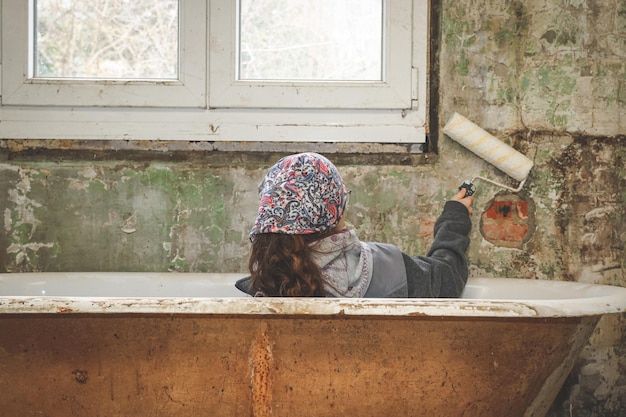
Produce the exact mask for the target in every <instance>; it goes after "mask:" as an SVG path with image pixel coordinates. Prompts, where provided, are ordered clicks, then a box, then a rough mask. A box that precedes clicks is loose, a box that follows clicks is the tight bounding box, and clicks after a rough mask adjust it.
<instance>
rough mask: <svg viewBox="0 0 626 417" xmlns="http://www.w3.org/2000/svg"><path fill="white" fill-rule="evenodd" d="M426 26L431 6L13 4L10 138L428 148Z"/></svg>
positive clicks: (380, 1) (381, 0) (412, 1)
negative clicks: (419, 145)
mask: <svg viewBox="0 0 626 417" xmlns="http://www.w3.org/2000/svg"><path fill="white" fill-rule="evenodd" d="M427 15H428V10H427V2H425V1H423V0H393V1H391V0H387V1H385V0H318V1H315V2H311V1H307V0H263V1H260V0H256V1H252V0H184V1H181V0H135V1H129V0H108V1H102V0H90V1H89V2H87V1H84V0H28V1H27V0H25V1H6V0H5V1H3V2H2V29H1V30H2V32H1V34H2V78H1V92H2V97H1V100H2V101H1V106H0V120H2V129H0V137H2V138H13V139H20V138H42V139H46V138H50V139H55V138H67V139H163V140H176V139H183V140H210V141H266V140H269V141H288V142H299V141H314V142H323V141H327V142H394V143H403V142H404V143H421V142H424V139H425V120H426V51H427V47H426V45H427V22H428V19H427ZM99 16H100V19H102V21H98V19H99ZM102 16H106V18H102ZM154 27H158V28H159V30H158V31H157V32H154V29H153V28H154ZM151 30H152V31H151ZM58 45H63V48H59V47H58ZM68 45H69V46H68Z"/></svg>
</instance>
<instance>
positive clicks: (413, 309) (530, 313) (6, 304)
mask: <svg viewBox="0 0 626 417" xmlns="http://www.w3.org/2000/svg"><path fill="white" fill-rule="evenodd" d="M80 274H88V273H80ZM6 275H9V274H0V276H6ZM221 275H224V274H221ZM227 275H229V276H228V277H227V278H228V279H236V278H237V277H241V276H244V275H243V274H227ZM528 282H536V283H537V282H538V283H539V285H543V286H546V285H547V286H556V287H557V288H558V287H559V286H562V287H567V286H577V287H579V288H582V289H586V290H589V289H590V290H592V292H593V293H594V294H595V295H594V296H588V297H584V298H559V299H551V298H547V299H533V300H528V299H514V298H511V299H505V300H504V299H485V298H460V299H442V298H430V299H426V298H416V299H406V298H402V299H398V298H387V299H372V298H369V299H338V298H321V299H320V298H317V299H311V298H253V297H249V296H246V295H244V294H242V296H241V297H85V296H82V297H76V296H74V297H71V296H70V297H64V296H8V295H0V315H3V314H68V313H72V314H192V315H193V314H202V315H259V316H280V315H302V316H356V317H361V316H385V317H419V316H429V317H444V316H447V317H527V318H529V317H536V318H542V317H546V318H547V317H585V316H599V315H605V314H620V313H625V312H626V288H623V287H618V286H611V285H598V284H586V283H577V282H566V281H540V280H527V279H519V278H487V277H471V278H470V279H469V280H468V286H471V285H480V284H482V285H486V284H489V283H492V284H498V285H500V284H510V283H515V284H523V283H528Z"/></svg>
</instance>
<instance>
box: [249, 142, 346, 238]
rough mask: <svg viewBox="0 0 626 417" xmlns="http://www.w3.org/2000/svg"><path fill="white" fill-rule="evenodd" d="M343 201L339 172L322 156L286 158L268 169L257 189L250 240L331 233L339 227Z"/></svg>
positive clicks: (344, 201)
mask: <svg viewBox="0 0 626 417" xmlns="http://www.w3.org/2000/svg"><path fill="white" fill-rule="evenodd" d="M346 198H347V192H346V188H345V186H344V184H343V180H342V179H341V175H339V171H337V168H335V166H334V165H333V163H332V162H330V161H329V160H328V159H326V158H325V157H324V156H322V155H320V154H317V153H312V152H307V153H300V154H296V155H290V156H286V157H284V158H282V159H281V160H279V161H278V162H277V163H276V164H275V165H274V166H272V167H271V168H270V169H269V171H268V172H267V175H266V176H265V178H264V179H263V181H262V182H261V185H260V186H259V199H260V203H259V210H258V213H257V217H256V221H255V223H254V227H253V228H252V231H251V233H250V238H251V239H252V240H254V237H255V236H256V235H259V234H263V233H281V234H286V235H309V234H314V233H321V232H325V231H327V230H330V229H332V228H334V227H335V226H336V225H337V224H338V223H339V220H340V219H341V216H342V215H343V211H344V209H345V203H346Z"/></svg>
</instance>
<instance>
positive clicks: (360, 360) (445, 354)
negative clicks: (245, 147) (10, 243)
mask: <svg viewBox="0 0 626 417" xmlns="http://www.w3.org/2000/svg"><path fill="white" fill-rule="evenodd" d="M242 276H243V275H241V274H175V273H163V274H149V273H23V274H0V392H1V393H2V395H0V410H2V415H6V416H13V415H19V416H47V417H56V416H63V417H67V416H189V417H192V416H193V417H196V416H229V417H230V416H270V415H271V416H344V415H345V416H352V415H355V416H356V415H358V416H429V417H434V416H446V417H450V416H459V417H460V416H463V417H471V416H480V417H499V416H503V417H504V416H506V417H515V416H520V417H522V416H525V417H530V416H533V417H540V416H544V415H545V414H546V412H547V409H548V408H549V406H550V404H551V403H552V401H553V400H554V398H555V396H556V394H557V393H558V391H559V388H560V387H561V385H562V384H563V382H564V380H565V378H566V377H567V375H568V373H569V372H570V371H571V369H572V366H573V363H574V361H575V360H576V358H577V356H578V355H579V353H580V351H581V350H582V348H583V347H584V345H585V343H586V342H587V340H588V339H589V336H590V335H591V332H592V331H593V329H594V328H595V326H596V324H597V323H598V321H599V320H600V318H601V317H602V316H603V315H606V314H623V313H624V312H626V288H620V287H611V286H599V285H589V284H581V283H572V282H553V281H537V280H517V279H497V278H471V279H470V280H469V282H468V285H467V288H466V290H465V292H464V294H463V298H462V299H453V300H446V299H413V300H411V299H358V300H349V299H294V298H292V299H288V298H282V299H280V298H252V297H248V296H245V295H244V294H243V293H240V292H239V291H238V290H236V289H235V288H234V286H233V283H234V281H235V280H236V279H238V278H240V277H242Z"/></svg>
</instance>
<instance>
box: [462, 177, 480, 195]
mask: <svg viewBox="0 0 626 417" xmlns="http://www.w3.org/2000/svg"><path fill="white" fill-rule="evenodd" d="M462 188H465V197H469V196H472V195H474V193H475V192H476V186H475V185H474V184H473V183H472V182H471V181H470V180H465V181H463V184H461V185H460V186H459V190H461V189H462Z"/></svg>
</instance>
